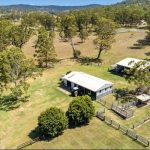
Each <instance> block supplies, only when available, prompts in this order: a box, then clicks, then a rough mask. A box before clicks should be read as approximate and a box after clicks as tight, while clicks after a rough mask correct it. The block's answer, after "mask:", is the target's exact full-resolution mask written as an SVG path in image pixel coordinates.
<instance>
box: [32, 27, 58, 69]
mask: <svg viewBox="0 0 150 150" xmlns="http://www.w3.org/2000/svg"><path fill="white" fill-rule="evenodd" d="M53 38H54V33H53V32H52V31H47V30H45V28H41V29H40V30H39V33H38V40H37V43H36V51H35V55H34V56H35V58H36V61H37V62H38V65H39V67H46V68H47V67H48V66H49V64H52V63H53V62H54V61H55V60H56V52H55V47H54V45H53Z"/></svg>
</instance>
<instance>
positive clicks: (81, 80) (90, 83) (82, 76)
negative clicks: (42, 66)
mask: <svg viewBox="0 0 150 150" xmlns="http://www.w3.org/2000/svg"><path fill="white" fill-rule="evenodd" d="M62 79H66V80H68V81H70V82H72V83H75V84H77V85H79V86H82V87H84V88H86V89H89V90H91V91H93V92H97V91H99V90H101V89H103V88H105V87H109V86H112V85H113V83H111V82H109V81H106V80H103V79H100V78H98V77H95V76H92V75H89V74H86V73H83V72H77V71H73V72H71V73H69V74H67V75H65V76H64V77H63V78H62Z"/></svg>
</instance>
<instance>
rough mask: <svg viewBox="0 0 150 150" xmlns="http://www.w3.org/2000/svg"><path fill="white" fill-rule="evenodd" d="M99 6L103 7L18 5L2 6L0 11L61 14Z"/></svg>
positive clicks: (93, 5)
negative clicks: (61, 12)
mask: <svg viewBox="0 0 150 150" xmlns="http://www.w3.org/2000/svg"><path fill="white" fill-rule="evenodd" d="M98 6H101V5H98V4H91V5H84V6H57V5H49V6H36V5H24V4H18V5H8V6H0V9H5V10H6V9H7V10H23V11H28V10H32V11H50V12H60V11H68V10H76V9H83V8H94V7H98Z"/></svg>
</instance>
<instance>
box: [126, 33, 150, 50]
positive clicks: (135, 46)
mask: <svg viewBox="0 0 150 150" xmlns="http://www.w3.org/2000/svg"><path fill="white" fill-rule="evenodd" d="M144 46H150V32H147V35H146V36H145V38H144V39H141V40H138V41H137V43H135V44H133V46H131V47H129V48H130V49H135V50H136V49H142V48H143V47H144Z"/></svg>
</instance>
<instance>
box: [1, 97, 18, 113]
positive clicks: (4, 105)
mask: <svg viewBox="0 0 150 150" xmlns="http://www.w3.org/2000/svg"><path fill="white" fill-rule="evenodd" d="M19 106H20V104H19V102H18V100H17V99H16V97H15V96H13V95H9V96H1V97H0V110H4V111H10V110H13V109H16V108H18V107H19Z"/></svg>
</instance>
